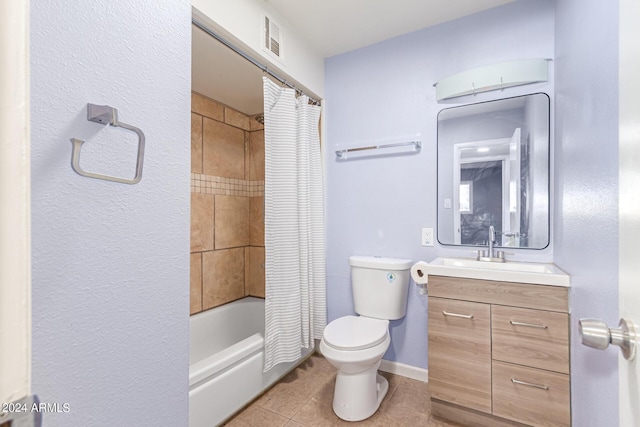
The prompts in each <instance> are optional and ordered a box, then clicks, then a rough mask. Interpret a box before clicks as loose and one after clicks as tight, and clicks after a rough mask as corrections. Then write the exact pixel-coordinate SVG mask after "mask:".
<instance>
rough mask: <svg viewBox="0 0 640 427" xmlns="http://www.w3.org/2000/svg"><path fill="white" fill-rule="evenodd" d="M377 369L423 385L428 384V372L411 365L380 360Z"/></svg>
mask: <svg viewBox="0 0 640 427" xmlns="http://www.w3.org/2000/svg"><path fill="white" fill-rule="evenodd" d="M379 369H380V370H381V371H384V372H388V373H390V374H395V375H400V376H403V377H407V378H411V379H414V380H418V381H422V382H425V383H428V382H429V371H428V370H426V369H424V368H418V367H415V366H411V365H405V364H404V363H400V362H392V361H390V360H384V359H382V363H380V368H379Z"/></svg>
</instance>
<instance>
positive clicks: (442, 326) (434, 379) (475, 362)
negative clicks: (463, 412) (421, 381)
mask: <svg viewBox="0 0 640 427" xmlns="http://www.w3.org/2000/svg"><path fill="white" fill-rule="evenodd" d="M429 391H430V392H431V396H432V397H433V398H436V399H440V400H444V401H447V402H450V403H455V404H458V405H461V406H465V407H468V408H472V409H476V410H478V411H482V412H486V413H490V412H491V308H490V305H488V304H481V303H474V302H466V301H455V300H449V299H444V298H432V297H430V298H429Z"/></svg>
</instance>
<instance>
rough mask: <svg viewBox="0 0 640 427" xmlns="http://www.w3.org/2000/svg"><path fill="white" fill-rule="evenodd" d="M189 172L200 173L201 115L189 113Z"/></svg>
mask: <svg viewBox="0 0 640 427" xmlns="http://www.w3.org/2000/svg"><path fill="white" fill-rule="evenodd" d="M191 173H202V116H201V115H199V114H194V113H191Z"/></svg>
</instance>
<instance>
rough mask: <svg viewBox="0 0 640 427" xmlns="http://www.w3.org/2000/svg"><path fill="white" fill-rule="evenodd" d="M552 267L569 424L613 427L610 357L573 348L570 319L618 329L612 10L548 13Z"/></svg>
mask: <svg viewBox="0 0 640 427" xmlns="http://www.w3.org/2000/svg"><path fill="white" fill-rule="evenodd" d="M555 133H556V170H555V178H556V182H555V187H556V209H555V236H556V239H555V243H556V245H555V255H554V256H555V262H556V264H558V265H559V266H560V267H561V268H563V269H565V270H566V271H568V272H569V273H570V274H571V281H572V292H571V308H572V313H571V333H572V346H571V372H572V387H571V388H572V400H573V424H574V425H575V426H617V425H618V369H617V366H618V354H617V353H618V352H617V351H615V350H614V349H609V350H608V351H597V350H594V349H591V348H587V347H584V346H582V345H580V344H579V339H580V337H579V336H578V326H577V322H578V319H579V318H581V317H597V318H601V319H604V320H605V321H606V322H607V323H608V324H609V325H617V324H618V318H619V317H618V2H617V1H613V2H601V1H597V0H589V1H581V0H563V1H559V2H557V12H556V126H555Z"/></svg>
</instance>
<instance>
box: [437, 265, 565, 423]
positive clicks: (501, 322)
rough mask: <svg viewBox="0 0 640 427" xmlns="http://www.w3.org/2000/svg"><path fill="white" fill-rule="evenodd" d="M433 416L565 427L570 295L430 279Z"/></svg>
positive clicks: (556, 290) (542, 288) (549, 289)
mask: <svg viewBox="0 0 640 427" xmlns="http://www.w3.org/2000/svg"><path fill="white" fill-rule="evenodd" d="M428 286H429V390H430V393H431V400H432V410H433V413H434V415H437V416H441V417H443V418H449V419H452V420H453V421H457V422H460V423H462V424H465V425H468V424H471V425H480V426H491V427H494V426H545V427H549V426H558V427H560V426H570V425H571V414H570V376H569V373H570V371H569V307H568V288H566V287H559V286H546V285H532V284H524V283H513V282H499V281H491V280H479V279H467V278H458V277H446V276H431V275H430V276H429V285H428Z"/></svg>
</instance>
